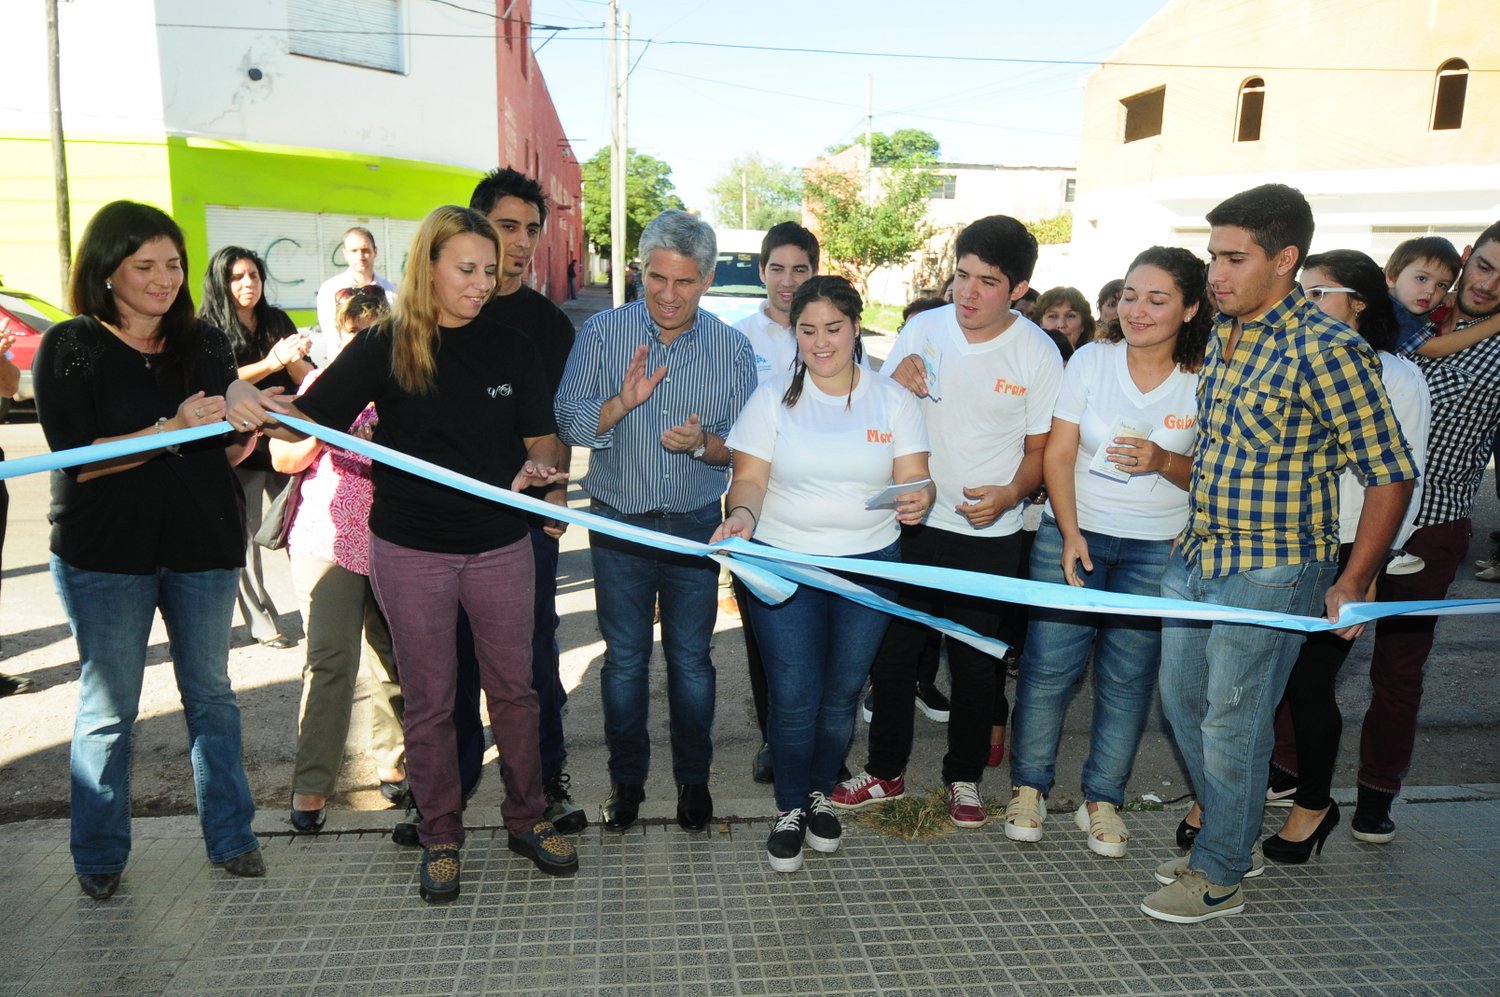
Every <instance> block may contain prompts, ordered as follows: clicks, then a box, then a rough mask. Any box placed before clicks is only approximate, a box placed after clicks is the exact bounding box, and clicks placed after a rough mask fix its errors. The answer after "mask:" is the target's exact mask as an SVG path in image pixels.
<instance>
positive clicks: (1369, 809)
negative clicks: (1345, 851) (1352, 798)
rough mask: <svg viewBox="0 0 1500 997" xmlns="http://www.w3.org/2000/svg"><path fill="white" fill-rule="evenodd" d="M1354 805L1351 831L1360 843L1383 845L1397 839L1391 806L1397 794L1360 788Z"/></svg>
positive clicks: (1350, 823)
mask: <svg viewBox="0 0 1500 997" xmlns="http://www.w3.org/2000/svg"><path fill="white" fill-rule="evenodd" d="M1358 788H1359V795H1358V797H1357V798H1356V802H1355V805H1354V819H1353V820H1351V821H1350V822H1349V831H1350V833H1351V834H1353V835H1354V837H1355V839H1356V840H1358V841H1368V842H1370V843H1371V844H1376V845H1383V844H1385V843H1386V842H1388V841H1391V840H1392V839H1393V838H1395V837H1396V822H1395V821H1393V820H1391V804H1392V803H1393V802H1395V799H1396V794H1395V793H1385V792H1382V791H1380V790H1378V789H1371V788H1370V787H1368V786H1360V787H1358Z"/></svg>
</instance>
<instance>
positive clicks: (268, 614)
mask: <svg viewBox="0 0 1500 997" xmlns="http://www.w3.org/2000/svg"><path fill="white" fill-rule="evenodd" d="M265 292H266V262H265V260H262V259H261V258H260V256H259V255H258V254H257V253H255V252H254V251H253V250H249V249H244V248H242V247H240V246H225V247H224V248H223V249H221V250H219V251H218V252H217V253H215V254H214V255H213V259H211V260H209V261H208V270H207V271H206V272H205V273H204V275H203V307H202V309H201V310H200V311H199V313H198V317H199V318H201V319H203V320H204V321H205V322H207V323H208V324H209V325H216V326H218V327H219V328H220V329H223V330H224V333H225V335H227V336H228V337H229V345H230V346H232V347H233V348H234V362H235V366H236V367H238V368H239V376H240V378H241V379H242V380H245V381H249V382H250V383H251V384H253V385H255V386H256V387H258V388H271V387H278V388H281V389H282V390H283V391H285V392H286V393H287V394H288V395H294V394H296V393H297V386H298V385H300V384H301V383H302V379H303V378H305V377H306V376H307V374H308V371H310V370H312V367H313V365H312V364H311V363H310V362H309V361H308V360H307V359H306V357H307V351H308V350H309V349H310V348H311V347H312V340H310V339H308V338H307V337H306V336H304V335H302V334H301V333H300V332H298V331H297V328H296V326H294V325H293V324H292V320H291V318H290V317H289V316H288V315H287V313H286V312H284V311H282V310H281V309H280V308H277V307H275V306H274V305H272V304H271V303H270V302H269V301H267V300H266V293H265ZM234 476H235V478H237V479H238V480H239V483H240V489H241V491H243V492H244V494H245V532H246V534H247V535H248V536H249V537H254V536H255V534H256V531H258V530H259V529H260V523H261V517H262V516H263V515H264V514H265V508H266V502H267V501H268V500H269V499H272V498H274V497H275V496H276V495H277V493H278V492H280V491H281V489H282V488H283V487H285V486H286V475H284V474H277V473H276V472H275V471H274V470H272V469H271V454H270V451H269V450H268V449H267V441H266V440H264V439H262V440H259V441H257V443H256V447H255V450H254V451H252V452H251V454H250V456H248V457H246V458H245V459H244V460H243V461H241V462H240V463H239V464H238V465H236V467H235V469H234ZM239 604H240V613H241V614H242V615H243V616H244V617H245V623H246V624H248V625H249V627H250V636H252V637H254V638H255V639H256V640H258V641H260V642H261V643H262V644H264V645H266V646H267V647H274V648H278V649H284V648H289V647H295V646H296V645H297V642H296V641H295V640H292V639H291V638H289V637H286V636H284V635H283V634H282V632H281V624H280V622H279V621H278V619H277V617H278V616H279V615H280V614H279V613H277V612H276V604H275V603H274V602H272V601H271V594H270V593H269V592H267V591H266V583H265V579H264V577H263V575H262V571H261V561H260V545H259V544H257V543H255V541H254V540H253V539H252V540H248V541H247V543H246V545H245V567H244V569H243V570H242V571H241V572H240V594H239Z"/></svg>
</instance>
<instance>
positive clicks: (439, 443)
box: [297, 315, 556, 554]
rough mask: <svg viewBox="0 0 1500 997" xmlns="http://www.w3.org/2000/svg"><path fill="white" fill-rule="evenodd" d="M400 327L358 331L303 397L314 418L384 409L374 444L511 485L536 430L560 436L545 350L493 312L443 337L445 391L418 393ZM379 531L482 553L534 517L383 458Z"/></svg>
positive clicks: (400, 539) (518, 534) (375, 526)
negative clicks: (399, 340) (397, 363)
mask: <svg viewBox="0 0 1500 997" xmlns="http://www.w3.org/2000/svg"><path fill="white" fill-rule="evenodd" d="M393 343H394V340H393V337H392V335H391V326H390V324H389V323H382V324H381V325H378V326H374V327H372V328H370V329H368V330H366V331H365V332H364V333H362V334H360V335H359V336H357V337H355V339H354V340H353V342H351V343H350V344H349V345H348V346H347V347H345V348H344V350H343V351H342V352H340V353H339V355H338V358H337V359H336V360H334V362H333V363H332V364H330V365H329V367H328V371H327V373H325V374H324V375H323V376H322V377H320V378H319V379H318V381H317V383H316V384H314V385H313V386H312V387H311V388H309V389H308V390H307V392H306V393H305V394H304V395H302V396H301V397H300V398H299V399H298V400H297V407H298V408H299V409H301V410H302V412H303V413H305V414H306V415H307V416H308V417H309V418H310V419H313V420H315V421H317V422H319V423H321V424H322V425H325V426H331V427H333V428H335V429H343V428H344V427H346V426H348V425H349V424H350V423H351V422H353V421H354V417H355V416H357V415H358V414H359V413H360V410H361V409H363V408H364V407H365V405H366V404H368V403H369V402H374V403H375V406H376V408H377V409H378V410H379V412H380V421H379V422H378V423H377V424H376V428H375V442H376V443H378V444H380V445H382V446H387V447H390V448H391V449H393V450H399V451H401V452H402V453H405V454H409V455H410V456H413V457H420V458H422V459H423V460H427V461H431V462H432V463H434V464H438V465H440V466H442V467H445V468H448V469H449V470H452V471H456V472H458V473H460V474H464V475H468V476H469V477H471V478H477V479H478V480H480V481H483V482H485V483H487V484H491V485H495V486H496V487H499V488H509V487H510V485H511V482H512V481H513V480H514V479H515V476H516V472H517V471H518V470H520V468H521V465H522V463H524V462H525V460H526V446H525V443H524V442H523V441H524V439H526V438H533V437H538V436H547V435H549V434H551V433H554V432H556V426H555V424H554V423H553V421H552V406H551V400H552V399H551V392H550V391H549V390H548V385H547V376H546V373H545V371H544V368H543V366H542V360H541V357H540V356H539V355H538V354H537V350H536V346H535V345H534V343H533V342H532V340H531V339H530V337H526V336H514V335H506V334H505V330H502V329H500V328H499V327H498V326H496V325H495V323H494V322H493V321H491V320H489V319H488V318H486V317H485V316H484V315H481V316H480V317H479V318H477V319H475V320H474V321H473V322H470V323H469V324H468V325H464V326H460V327H457V328H446V327H445V328H441V329H440V330H439V332H438V337H437V344H438V349H437V378H436V389H435V390H434V391H433V392H431V393H430V394H426V395H413V394H411V393H410V392H408V391H405V390H404V389H402V388H401V386H400V385H399V384H397V383H396V379H395V376H394V375H393V374H392V372H391V359H392V347H393ZM371 479H372V480H373V481H374V483H375V502H374V504H373V506H372V507H371V509H370V532H372V533H374V534H375V535H376V536H377V537H380V538H381V539H382V540H385V541H388V542H390V543H394V544H399V545H401V546H403V547H410V548H413V549H415V550H423V551H432V552H436V553H444V554H476V553H480V552H482V551H486V550H494V549H496V548H498V547H504V546H507V545H509V544H512V543H515V542H516V541H518V540H520V539H522V538H524V537H525V536H526V531H527V524H526V518H525V516H524V514H522V513H521V512H519V511H518V510H514V509H511V508H509V507H507V506H503V505H500V504H498V503H495V502H491V501H489V500H487V499H482V498H478V497H476V496H473V495H469V494H467V493H465V492H460V491H457V490H456V489H453V488H449V487H448V486H446V485H440V484H437V483H435V482H431V481H428V480H427V479H425V478H421V477H418V476H417V475H414V474H410V473H408V472H406V471H400V470H396V469H394V468H392V467H390V466H388V465H386V464H382V463H378V462H377V463H376V465H375V469H374V473H373V474H372V475H371Z"/></svg>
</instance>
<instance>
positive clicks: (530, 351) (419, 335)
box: [228, 206, 578, 903]
mask: <svg viewBox="0 0 1500 997" xmlns="http://www.w3.org/2000/svg"><path fill="white" fill-rule="evenodd" d="M499 252H500V240H499V236H498V234H497V233H496V232H495V228H494V226H493V225H492V224H491V223H490V221H489V219H488V218H486V217H485V216H484V215H482V214H480V213H479V212H477V211H474V210H471V209H469V208H459V207H452V206H449V207H442V208H438V209H437V210H435V211H434V212H432V214H430V215H428V216H427V218H426V219H425V220H424V221H423V222H422V225H421V227H420V228H419V229H418V231H417V234H416V237H415V238H414V239H413V240H412V246H411V251H410V252H409V253H408V254H407V270H406V273H405V275H404V276H403V277H402V280H401V289H400V292H399V293H398V294H397V295H396V306H395V316H394V318H393V319H392V320H391V321H390V322H386V323H381V324H380V325H377V326H375V327H373V328H371V329H368V330H366V331H365V332H364V333H363V334H362V335H360V336H359V337H358V338H356V339H355V340H354V341H353V342H351V343H350V344H349V345H348V346H346V347H345V348H344V349H343V351H342V352H340V353H339V356H338V359H337V360H336V361H334V362H333V363H332V364H330V365H329V367H328V370H327V371H326V372H325V373H323V374H322V375H321V376H320V377H319V378H318V380H317V382H316V383H315V384H313V386H312V387H310V388H309V389H308V390H307V391H306V392H305V393H304V394H303V395H302V396H301V397H299V398H298V399H297V402H296V404H295V405H292V404H290V403H287V402H284V401H276V402H275V403H273V405H272V406H271V409H272V410H271V411H267V407H265V406H264V405H263V399H262V398H260V397H257V396H256V394H255V393H254V392H253V391H251V390H250V388H249V386H248V385H243V384H241V385H237V386H235V387H234V388H233V389H232V390H231V392H230V396H229V399H228V401H229V408H230V412H229V414H230V419H231V421H233V422H234V424H235V425H236V426H238V427H240V428H242V429H248V428H253V427H257V426H262V425H268V424H269V425H274V420H275V412H276V411H277V410H280V411H285V412H288V413H289V414H292V415H303V414H304V413H305V417H306V418H309V419H312V420H313V421H315V422H318V423H321V424H322V425H325V426H331V427H335V428H338V429H343V428H344V427H346V426H348V425H349V424H350V423H351V422H353V421H354V417H355V416H357V415H358V414H359V412H360V411H361V410H362V409H363V408H364V407H365V405H366V404H368V403H370V402H374V403H375V405H376V407H377V408H378V409H379V411H380V422H379V424H378V426H377V427H376V430H375V442H376V443H379V444H382V445H384V446H388V447H390V448H392V449H394V450H398V451H401V452H403V453H407V454H410V455H411V456H414V457H420V458H422V459H425V460H428V461H431V462H432V463H434V464H439V465H442V466H443V467H446V468H450V469H452V470H454V471H458V472H460V473H462V474H466V475H468V476H470V477H472V478H477V479H479V480H480V481H484V482H486V483H488V484H491V485H496V486H499V487H506V488H511V489H514V490H516V491H520V490H521V489H523V488H527V487H530V486H533V485H546V484H553V483H556V482H559V481H562V480H563V479H564V478H565V477H566V475H565V474H564V473H562V472H559V471H558V470H557V466H558V464H560V463H561V462H562V456H563V453H564V451H563V444H562V442H561V441H560V440H559V439H558V438H557V429H556V425H555V424H554V423H553V421H552V395H551V392H550V391H549V390H548V382H547V377H546V374H545V371H544V369H543V367H542V362H541V359H540V358H539V357H538V355H537V352H536V348H535V347H534V346H533V345H532V342H531V340H530V339H529V338H528V337H525V336H516V335H510V334H507V332H506V330H504V329H503V328H501V327H500V326H499V325H498V324H496V323H494V322H493V321H491V320H490V319H489V318H487V317H481V316H480V310H481V308H482V307H483V306H484V304H485V302H486V301H488V300H489V298H490V297H491V296H492V295H493V294H494V291H495V283H496V278H495V271H496V261H497V260H498V258H499ZM269 431H270V432H272V433H273V434H274V435H276V436H278V437H283V436H284V437H285V438H288V439H292V438H296V437H297V436H298V434H295V433H292V432H290V431H288V430H286V429H284V428H276V429H272V430H269ZM371 477H372V480H373V481H374V485H375V500H374V503H373V505H372V506H371V509H370V533H371V537H370V582H371V584H372V585H373V586H374V589H375V595H376V598H377V599H378V600H379V602H380V606H381V608H382V609H383V610H384V611H385V615H386V619H387V621H388V622H389V623H390V629H391V640H392V643H393V644H394V646H395V651H396V667H397V669H398V670H399V672H400V674H401V688H402V691H403V692H404V694H405V699H406V712H405V718H404V726H405V732H406V775H407V780H408V781H409V782H410V784H411V791H412V795H413V797H415V800H416V804H417V806H418V807H419V808H420V810H421V813H422V823H421V825H420V828H419V831H418V835H419V837H420V839H421V842H422V845H423V846H424V847H423V852H422V865H421V877H420V878H421V888H420V893H421V896H422V899H424V900H426V901H428V902H429V903H445V902H448V901H451V900H453V899H454V898H456V897H457V896H458V892H459V848H460V845H461V844H462V843H463V840H464V826H463V818H462V816H461V810H462V808H463V799H462V793H461V790H460V785H459V774H458V754H457V748H456V745H455V739H454V733H453V719H452V717H453V697H454V689H455V685H456V682H457V645H456V639H455V633H456V628H457V622H458V610H459V607H460V606H462V607H463V608H464V609H465V610H466V611H467V612H468V615H469V621H470V623H471V625H472V627H473V630H474V637H475V644H476V647H477V650H478V654H479V666H480V682H481V685H482V686H483V688H484V691H485V696H486V699H487V700H488V702H489V709H490V726H491V728H492V729H493V731H494V735H495V743H496V745H497V746H498V747H499V749H500V771H501V775H502V776H503V778H504V780H505V802H504V804H503V806H502V808H501V813H502V815H503V817H504V820H505V826H506V828H507V830H508V831H509V832H510V835H509V843H510V848H511V849H512V850H513V851H516V852H518V853H520V854H522V855H525V856H526V857H527V858H528V859H530V860H531V861H533V862H534V863H535V864H536V865H537V867H538V868H539V869H541V870H542V871H543V872H547V873H551V874H554V875H556V874H569V873H572V872H574V871H576V870H577V868H578V857H577V853H576V852H575V851H574V849H573V846H572V844H571V843H570V842H569V841H568V840H567V839H566V838H563V837H562V836H560V835H559V834H558V833H557V831H556V830H555V829H554V828H553V827H552V825H551V823H549V822H548V821H547V820H546V819H545V818H544V813H545V811H546V798H545V797H544V796H543V795H542V777H541V763H540V758H539V751H538V744H537V699H536V693H535V692H534V691H533V690H532V688H531V631H532V595H533V593H532V588H533V583H534V579H533V572H532V562H531V542H530V539H529V536H528V525H527V522H526V518H525V515H524V514H522V513H520V512H518V511H517V510H514V509H511V508H509V507H507V506H502V505H499V504H497V503H494V502H490V501H487V500H484V499H480V498H476V497H474V496H472V495H469V494H467V493H464V492H460V491H457V490H455V489H452V488H449V487H447V486H446V485H440V484H436V483H434V482H431V481H429V480H427V479H425V478H422V477H418V476H417V475H414V474H409V473H407V472H405V471H400V470H396V469H394V468H392V467H390V466H389V465H386V464H382V463H377V464H376V465H375V467H374V471H373V474H372V475H371Z"/></svg>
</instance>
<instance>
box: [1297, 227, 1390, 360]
mask: <svg viewBox="0 0 1500 997" xmlns="http://www.w3.org/2000/svg"><path fill="white" fill-rule="evenodd" d="M1314 267H1317V268H1318V269H1319V270H1327V271H1328V273H1329V274H1330V275H1331V276H1332V277H1333V279H1334V280H1336V281H1338V282H1339V283H1340V284H1342V285H1343V286H1344V287H1352V288H1354V290H1355V292H1356V295H1355V296H1356V297H1358V298H1359V300H1360V301H1363V302H1364V303H1365V310H1364V311H1362V312H1360V313H1359V316H1358V318H1357V320H1356V325H1355V326H1354V331H1355V332H1357V333H1359V334H1360V336H1362V337H1363V338H1364V340H1365V342H1367V343H1369V344H1370V345H1371V346H1372V347H1374V348H1375V349H1377V350H1384V351H1385V352H1387V353H1394V352H1395V351H1396V340H1397V339H1398V338H1400V335H1401V326H1400V325H1399V324H1398V323H1397V321H1396V307H1395V306H1394V305H1392V304H1391V295H1390V291H1389V290H1387V288H1386V283H1385V271H1384V270H1381V269H1380V265H1379V264H1378V263H1376V262H1375V261H1374V260H1372V259H1370V257H1369V256H1367V255H1365V254H1364V253H1361V252H1360V251H1359V250H1357V249H1330V250H1329V251H1328V252H1326V253H1316V254H1314V255H1312V256H1309V257H1308V258H1307V264H1306V266H1304V267H1303V268H1302V272H1303V273H1306V272H1307V271H1308V270H1311V269H1313V268H1314Z"/></svg>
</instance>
